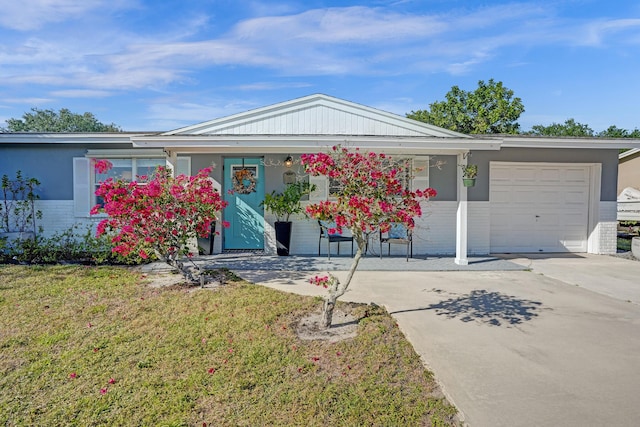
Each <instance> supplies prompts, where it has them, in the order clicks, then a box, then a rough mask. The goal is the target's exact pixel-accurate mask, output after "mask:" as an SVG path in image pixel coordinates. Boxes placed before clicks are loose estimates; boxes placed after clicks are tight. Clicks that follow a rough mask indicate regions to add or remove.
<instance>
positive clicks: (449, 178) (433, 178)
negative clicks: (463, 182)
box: [429, 156, 458, 202]
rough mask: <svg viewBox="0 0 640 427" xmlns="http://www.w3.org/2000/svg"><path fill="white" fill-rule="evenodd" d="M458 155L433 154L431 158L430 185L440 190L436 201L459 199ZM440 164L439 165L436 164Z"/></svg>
mask: <svg viewBox="0 0 640 427" xmlns="http://www.w3.org/2000/svg"><path fill="white" fill-rule="evenodd" d="M457 162H458V159H457V156H432V157H431V158H430V160H429V163H430V165H431V167H430V168H429V186H430V187H431V188H433V189H435V190H436V191H437V192H438V195H437V196H436V197H435V198H434V199H433V200H434V201H436V202H450V201H455V200H457V193H456V179H457V173H458V165H457ZM436 165H439V166H436Z"/></svg>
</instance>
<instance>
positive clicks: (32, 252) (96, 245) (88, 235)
mask: <svg viewBox="0 0 640 427" xmlns="http://www.w3.org/2000/svg"><path fill="white" fill-rule="evenodd" d="M111 248H112V245H111V241H110V237H109V236H106V235H103V236H101V237H95V233H94V232H93V231H92V229H91V228H90V227H89V228H86V229H84V230H82V229H81V227H80V226H79V225H75V226H73V227H71V228H69V229H68V230H66V231H63V232H60V233H55V234H54V235H52V236H51V237H49V238H46V237H39V236H37V237H35V238H29V239H24V240H13V241H8V240H7V239H3V238H0V263H27V264H57V263H61V262H69V263H82V264H92V265H102V264H124V265H137V264H143V263H146V262H149V261H150V259H147V260H144V259H142V258H140V257H139V256H138V255H137V254H132V255H129V256H126V257H124V256H122V255H120V254H118V253H114V252H112V251H111Z"/></svg>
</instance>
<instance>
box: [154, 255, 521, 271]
mask: <svg viewBox="0 0 640 427" xmlns="http://www.w3.org/2000/svg"><path fill="white" fill-rule="evenodd" d="M352 260H353V258H351V256H349V255H346V256H345V255H340V256H337V255H332V256H331V259H328V258H327V256H326V255H325V256H320V257H319V256H313V255H294V256H276V255H262V254H259V253H255V252H245V253H230V254H218V255H205V256H200V257H197V258H194V262H195V263H196V264H197V265H198V266H201V267H204V268H206V269H217V268H228V269H229V270H232V271H235V272H241V271H264V272H280V273H282V274H285V275H286V274H291V272H323V271H347V270H349V267H350V266H351V262H352ZM169 268H170V267H169V266H167V265H166V264H164V263H162V262H155V263H151V264H147V265H145V266H143V267H142V269H143V271H146V272H160V271H167V270H168V269H169ZM358 270H359V271H518V270H526V268H525V267H523V266H521V265H518V264H516V263H513V262H511V261H508V260H506V259H502V258H500V257H496V256H490V255H487V256H475V257H474V256H471V257H469V263H468V264H467V265H460V264H457V263H456V262H455V257H454V256H446V255H443V256H435V255H434V256H424V255H419V256H414V258H410V259H409V261H406V259H405V257H404V256H391V257H388V256H383V257H382V258H380V257H378V256H371V255H368V256H365V257H362V259H360V263H359V264H358ZM356 274H357V273H356ZM240 275H241V276H243V275H242V274H240Z"/></svg>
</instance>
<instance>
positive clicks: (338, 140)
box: [131, 135, 502, 154]
mask: <svg viewBox="0 0 640 427" xmlns="http://www.w3.org/2000/svg"><path fill="white" fill-rule="evenodd" d="M131 142H132V143H133V146H134V147H137V148H162V149H164V150H165V151H166V152H168V153H183V154H190V153H193V154H196V153H229V152H238V153H242V152H251V153H256V152H258V153H282V152H287V153H291V154H302V153H308V152H310V151H317V150H324V149H326V148H327V147H332V146H334V145H344V146H355V147H359V148H361V149H365V150H379V151H384V152H388V153H414V154H418V153H424V154H457V153H460V152H467V151H470V150H500V147H501V143H502V141H501V140H500V139H488V138H486V139H484V138H483V139H481V138H434V137H415V136H411V137H407V136H360V135H357V136H356V135H354V136H348V135H189V136H185V135H151V136H141V135H138V136H133V137H131Z"/></svg>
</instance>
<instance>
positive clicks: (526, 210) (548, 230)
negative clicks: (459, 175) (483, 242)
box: [489, 163, 590, 252]
mask: <svg viewBox="0 0 640 427" xmlns="http://www.w3.org/2000/svg"><path fill="white" fill-rule="evenodd" d="M589 170H590V168H589V166H587V165H585V166H582V165H580V166H572V165H540V164H534V165H515V164H494V163H492V164H491V171H490V175H491V178H490V181H491V182H490V196H489V200H490V206H491V221H490V225H491V233H490V236H491V239H490V240H491V242H490V244H491V250H492V252H564V251H571V252H586V250H587V224H588V206H589V177H590V173H589Z"/></svg>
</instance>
